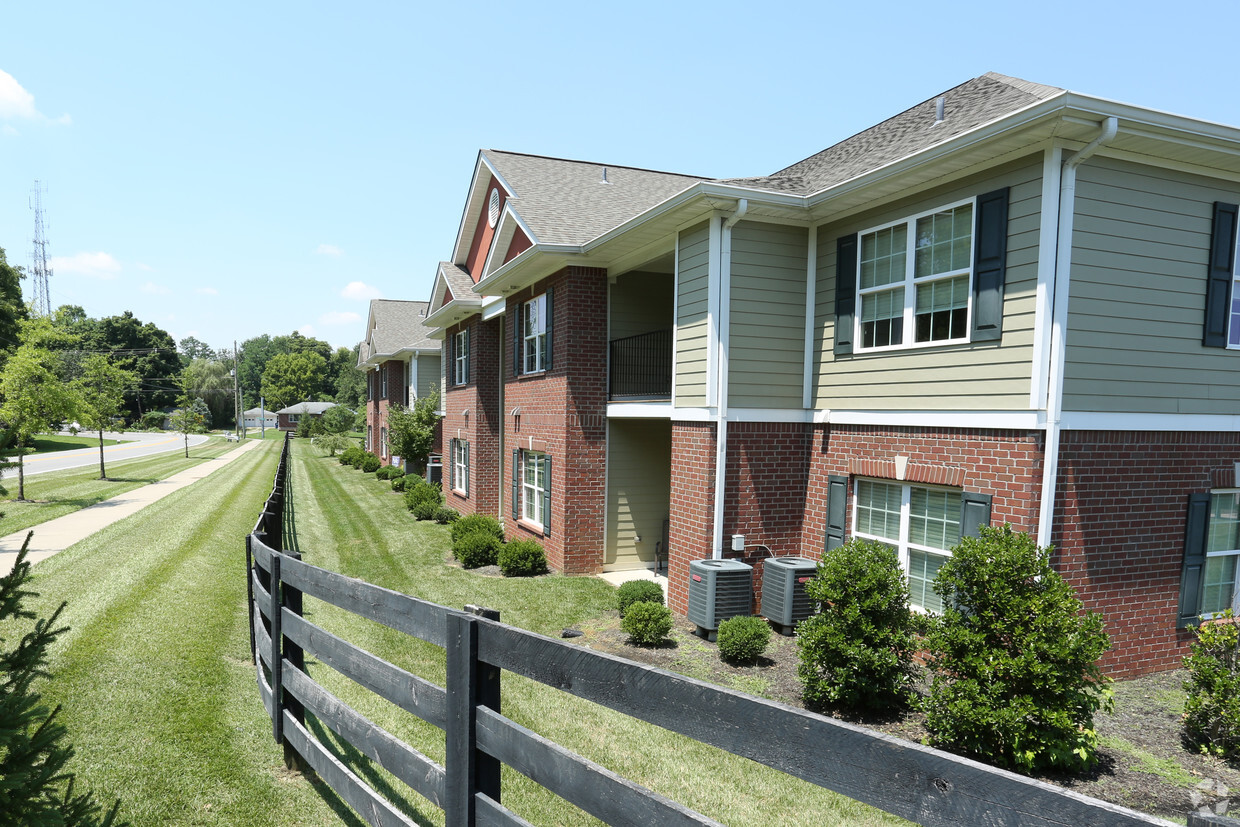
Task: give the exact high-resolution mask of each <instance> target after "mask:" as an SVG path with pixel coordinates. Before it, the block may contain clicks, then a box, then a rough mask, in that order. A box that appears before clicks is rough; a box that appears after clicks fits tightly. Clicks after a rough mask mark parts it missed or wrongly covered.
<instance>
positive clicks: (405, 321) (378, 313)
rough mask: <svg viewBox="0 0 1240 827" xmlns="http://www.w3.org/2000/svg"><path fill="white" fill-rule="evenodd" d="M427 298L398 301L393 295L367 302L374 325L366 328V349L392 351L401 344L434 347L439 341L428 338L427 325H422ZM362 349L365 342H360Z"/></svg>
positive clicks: (437, 346) (428, 330)
mask: <svg viewBox="0 0 1240 827" xmlns="http://www.w3.org/2000/svg"><path fill="white" fill-rule="evenodd" d="M429 308H430V302H415V301H399V300H396V299H374V300H373V301H371V303H370V312H371V315H372V316H373V317H374V325H375V326H374V329H373V330H371V331H369V335H368V336H367V341H368V342H369V343H370V353H367V354H364V355H363V358H369V357H370V355H372V354H375V353H381V354H384V353H395V352H396V351H398V350H401V349H403V348H419V349H426V350H438V349H439V342H437V341H435V340H434V339H432V338H430V329H429V328H427V327H426V325H425V324H424V322H425V321H426V314H427V311H428V310H429ZM362 349H363V350H365V349H366V348H365V345H363V348H362Z"/></svg>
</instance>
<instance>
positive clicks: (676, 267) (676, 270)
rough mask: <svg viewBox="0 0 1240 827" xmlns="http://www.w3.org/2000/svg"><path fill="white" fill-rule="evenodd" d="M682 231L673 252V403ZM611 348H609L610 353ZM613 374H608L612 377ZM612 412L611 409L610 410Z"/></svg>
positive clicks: (678, 321)
mask: <svg viewBox="0 0 1240 827" xmlns="http://www.w3.org/2000/svg"><path fill="white" fill-rule="evenodd" d="M680 232H681V231H680V230H677V231H676V246H675V248H674V251H673V252H672V401H673V402H675V401H676V340H677V339H678V338H679V337H680ZM610 350H611V348H608V351H610ZM610 375H611V374H608V376H610ZM608 410H610V407H609V408H608Z"/></svg>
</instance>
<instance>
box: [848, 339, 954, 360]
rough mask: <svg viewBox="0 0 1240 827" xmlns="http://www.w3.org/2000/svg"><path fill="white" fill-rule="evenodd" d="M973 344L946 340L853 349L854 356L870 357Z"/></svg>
mask: <svg viewBox="0 0 1240 827" xmlns="http://www.w3.org/2000/svg"><path fill="white" fill-rule="evenodd" d="M968 344H973V342H972V341H971V340H969V339H944V340H943V341H939V342H915V343H913V344H911V345H888V346H887V347H867V348H853V355H854V356H869V355H870V354H872V353H907V352H909V351H918V350H935V349H937V348H943V347H958V346H959V345H968Z"/></svg>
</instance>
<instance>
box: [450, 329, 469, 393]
mask: <svg viewBox="0 0 1240 827" xmlns="http://www.w3.org/2000/svg"><path fill="white" fill-rule="evenodd" d="M468 381H469V328H465V329H464V330H459V331H457V332H456V333H455V334H454V335H453V337H452V384H454V385H464V384H465V383H467V382H468Z"/></svg>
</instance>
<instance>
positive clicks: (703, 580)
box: [689, 560, 753, 640]
mask: <svg viewBox="0 0 1240 827" xmlns="http://www.w3.org/2000/svg"><path fill="white" fill-rule="evenodd" d="M752 609H753V566H751V565H749V564H748V563H742V562H741V561H740V560H694V561H692V562H690V563H689V622H691V623H694V624H696V625H697V627H698V630H699V634H701V633H702V632H705V637H706V638H707V639H709V640H714V639H715V632H716V630H718V628H719V624H720V623H721V622H723V621H725V620H727V619H728V618H729V617H736V616H737V615H749V614H751V613H752Z"/></svg>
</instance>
